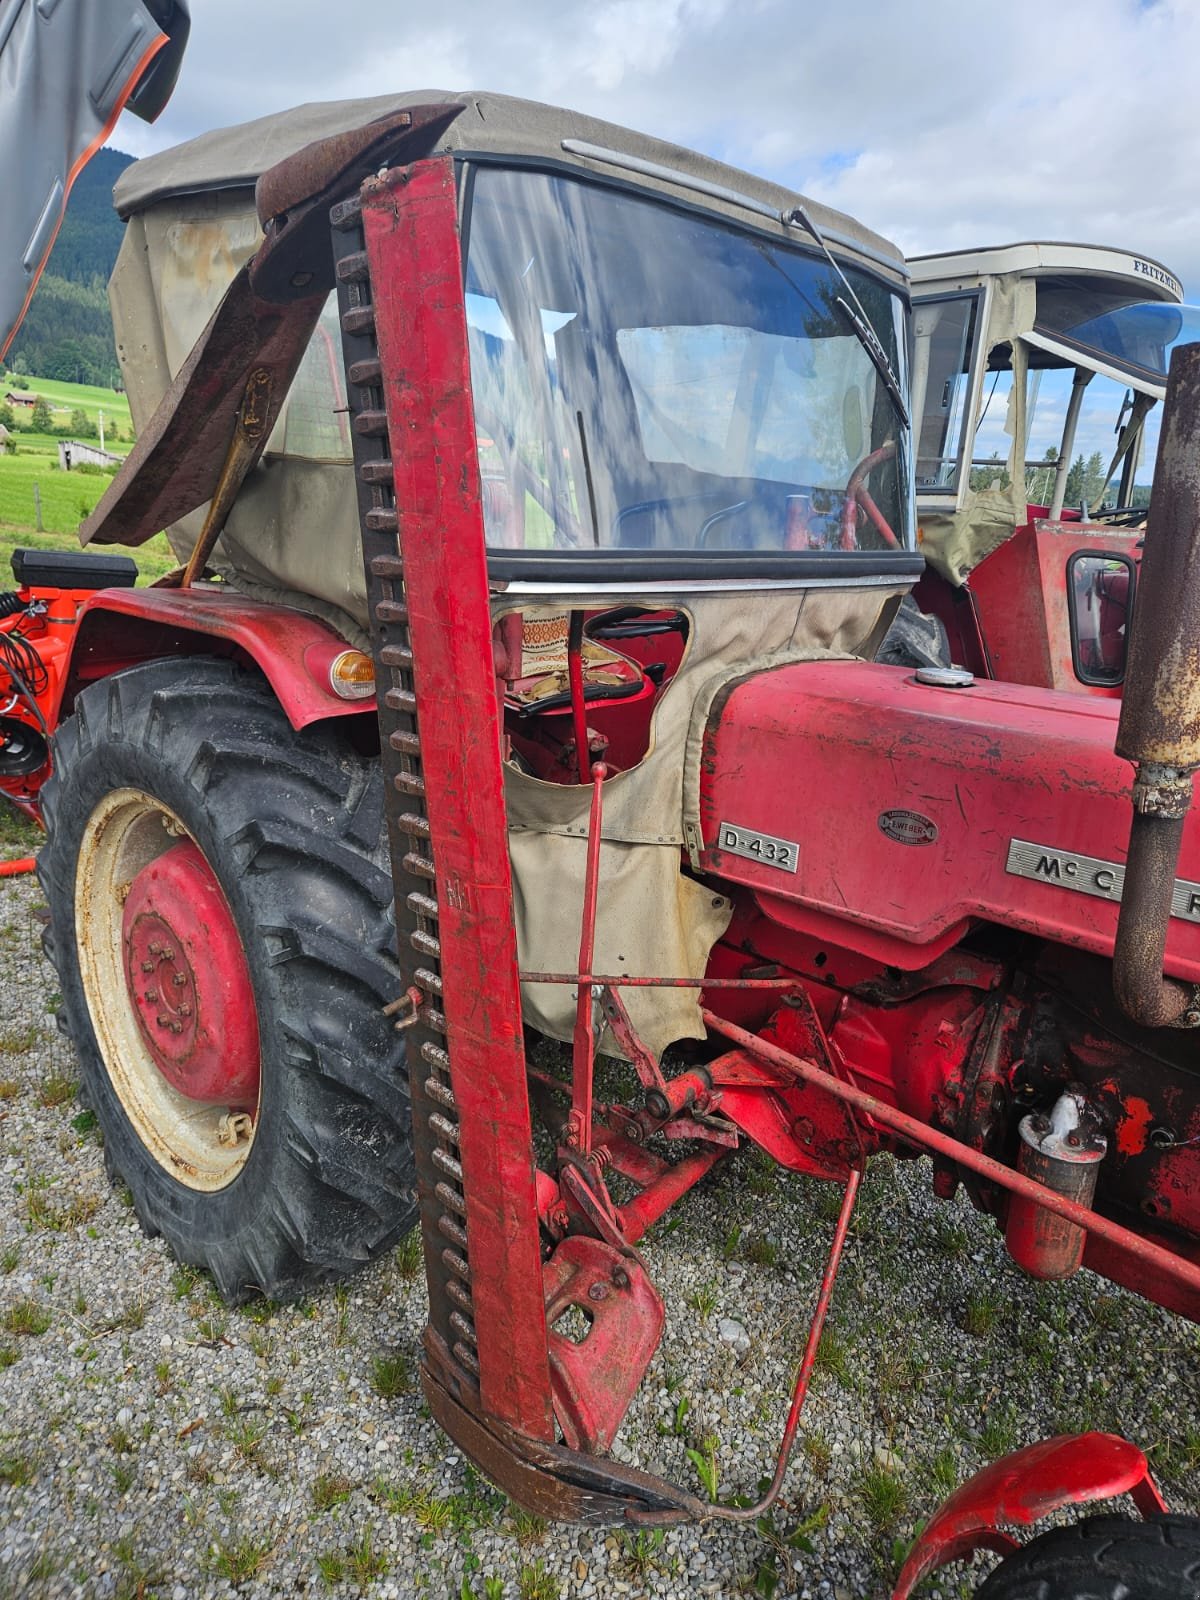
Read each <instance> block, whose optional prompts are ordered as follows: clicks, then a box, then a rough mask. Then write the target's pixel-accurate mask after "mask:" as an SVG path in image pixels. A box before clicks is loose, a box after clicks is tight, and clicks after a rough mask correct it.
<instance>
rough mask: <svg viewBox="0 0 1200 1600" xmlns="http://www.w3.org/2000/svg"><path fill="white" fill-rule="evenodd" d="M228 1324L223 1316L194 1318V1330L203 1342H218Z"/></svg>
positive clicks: (222, 1337)
mask: <svg viewBox="0 0 1200 1600" xmlns="http://www.w3.org/2000/svg"><path fill="white" fill-rule="evenodd" d="M228 1326H229V1324H228V1322H227V1321H226V1319H225V1318H224V1317H214V1316H203V1317H198V1318H197V1319H196V1332H197V1333H198V1334H199V1336H200V1338H201V1340H202V1341H203V1342H204V1343H205V1344H220V1343H221V1341H222V1339H224V1337H225V1329H226V1328H227V1327H228Z"/></svg>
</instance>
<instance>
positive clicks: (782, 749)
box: [701, 662, 1200, 979]
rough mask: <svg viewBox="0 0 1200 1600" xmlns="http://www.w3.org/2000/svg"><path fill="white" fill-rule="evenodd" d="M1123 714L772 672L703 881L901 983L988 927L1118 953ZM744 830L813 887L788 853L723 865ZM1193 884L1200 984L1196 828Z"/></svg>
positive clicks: (749, 725)
mask: <svg viewBox="0 0 1200 1600" xmlns="http://www.w3.org/2000/svg"><path fill="white" fill-rule="evenodd" d="M1119 709H1120V707H1119V703H1118V702H1116V701H1109V700H1096V699H1087V698H1084V697H1082V696H1077V695H1067V694H1059V693H1055V692H1053V691H1051V690H1045V689H1032V688H1025V687H1022V686H1020V685H1013V684H1000V683H978V684H976V685H975V686H974V687H973V688H970V689H935V688H930V687H927V686H925V685H923V684H919V683H917V682H916V680H915V678H914V677H913V675H912V673H911V672H910V671H909V670H908V669H906V668H903V667H882V666H875V665H872V664H869V663H866V662H818V663H806V664H801V665H797V666H790V667H781V668H779V669H777V670H776V671H774V672H766V673H762V674H760V675H759V676H757V677H755V678H752V679H750V680H748V681H747V682H745V683H742V684H740V685H739V686H738V687H737V688H735V689H734V690H733V691H732V692H731V693H730V695H729V696H728V698H727V699H726V701H725V703H724V705H723V706H722V707H721V708H720V710H719V711H717V712H715V713H714V715H713V718H712V721H711V723H710V726H709V729H708V733H707V735H706V743H705V758H704V761H703V763H702V773H703V777H702V788H701V824H702V828H703V834H704V842H705V850H704V854H703V857H702V864H703V865H704V866H705V867H706V868H708V869H709V870H710V871H712V872H715V873H719V874H720V875H721V877H723V878H726V879H728V880H731V881H733V882H736V883H740V884H744V885H745V886H746V888H748V889H749V890H751V891H752V892H753V894H754V897H755V899H756V900H757V901H758V903H759V905H760V907H761V909H762V911H763V912H764V913H765V914H766V915H767V916H769V917H771V918H773V919H774V920H775V921H777V922H780V923H783V924H785V925H787V926H790V927H795V928H798V929H801V930H803V931H804V932H806V933H809V934H813V935H815V936H816V937H817V938H820V939H828V940H829V941H830V942H831V943H836V944H838V945H841V946H845V947H849V948H851V949H856V950H860V951H862V952H863V953H864V954H865V955H868V956H871V957H873V958H875V959H878V960H883V961H886V962H888V963H890V964H892V965H895V966H900V967H905V968H909V969H912V968H916V967H920V966H924V965H925V964H926V963H927V962H929V961H931V960H933V959H934V957H935V956H937V955H939V954H941V952H942V951H944V950H946V949H948V948H949V947H950V946H951V945H953V944H955V943H957V941H958V940H959V939H960V938H961V937H962V936H963V934H964V933H966V932H967V930H968V929H969V927H970V926H971V925H972V923H974V922H978V921H988V922H993V923H1000V924H1002V925H1004V926H1006V927H1010V928H1017V929H1021V930H1023V931H1025V932H1028V933H1033V934H1038V935H1041V936H1043V937H1045V938H1047V939H1051V940H1056V941H1060V942H1062V943H1064V944H1070V945H1075V946H1078V947H1079V948H1081V949H1085V950H1092V951H1096V952H1099V953H1102V954H1111V952H1112V947H1113V939H1114V935H1115V932H1116V926H1117V911H1118V902H1119V898H1120V889H1121V881H1122V876H1123V873H1122V867H1123V864H1124V861H1125V853H1126V847H1127V845H1128V841H1129V822H1130V803H1129V790H1130V784H1131V777H1132V768H1131V767H1130V765H1129V763H1128V762H1126V761H1121V760H1118V759H1117V757H1116V756H1114V755H1113V751H1112V746H1113V738H1114V735H1115V733H1116V725H1117V715H1118V712H1119ZM906 814H908V815H906ZM731 828H732V829H737V830H741V842H742V843H743V845H744V846H745V847H747V848H750V849H751V850H753V849H755V844H754V836H755V835H770V836H772V837H773V838H774V839H777V840H782V841H791V842H793V843H794V844H795V845H796V846H797V847H798V849H797V854H796V858H795V859H796V870H795V871H794V872H792V871H789V870H787V869H786V867H785V868H781V867H779V866H776V865H771V864H768V862H767V861H766V860H765V859H764V858H765V856H766V855H768V854H771V853H774V854H775V855H776V856H779V855H780V854H784V855H785V856H786V858H787V859H789V860H790V859H791V856H790V853H789V852H785V851H783V850H782V848H781V847H780V846H778V845H775V846H772V845H771V844H770V842H769V841H763V842H761V844H760V846H759V848H760V850H761V855H760V858H759V859H753V860H752V859H746V858H745V857H743V856H742V855H739V854H737V853H733V852H732V851H731V850H729V849H723V848H722V847H721V840H722V837H723V836H724V838H725V840H726V842H727V843H730V844H732V843H736V842H737V837H736V836H735V835H732V834H730V833H729V832H728V831H726V830H729V829H731ZM1014 841H1016V843H1014ZM1023 846H1028V847H1031V848H1022V847H1023ZM1019 868H1023V870H1024V872H1025V873H1029V874H1032V876H1023V875H1021V873H1020V871H1019V870H1018V869H1019ZM1179 878H1180V880H1181V887H1180V888H1179V889H1177V892H1176V897H1175V911H1176V914H1175V915H1174V916H1173V917H1172V919H1171V928H1170V936H1169V940H1168V945H1167V961H1166V966H1167V970H1168V971H1169V972H1171V973H1173V974H1175V975H1177V976H1180V977H1187V978H1191V979H1200V815H1198V814H1197V811H1196V810H1195V809H1193V811H1192V815H1191V817H1190V818H1189V823H1188V828H1187V832H1186V835H1185V838H1184V843H1183V849H1182V852H1181V854H1180V861H1179ZM1193 891H1194V892H1193ZM1189 918H1194V919H1195V920H1189Z"/></svg>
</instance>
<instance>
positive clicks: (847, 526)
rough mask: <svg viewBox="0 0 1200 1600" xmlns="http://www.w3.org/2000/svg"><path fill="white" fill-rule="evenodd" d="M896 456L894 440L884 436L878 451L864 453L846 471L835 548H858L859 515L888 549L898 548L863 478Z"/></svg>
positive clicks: (866, 477)
mask: <svg viewBox="0 0 1200 1600" xmlns="http://www.w3.org/2000/svg"><path fill="white" fill-rule="evenodd" d="M895 459H896V441H895V439H886V440H885V441H884V442H883V444H881V445H880V446H879V449H878V450H872V451H871V453H870V455H869V456H864V457H863V458H862V460H861V461H860V462H859V463H858V465H857V466H856V467H855V469H854V471H853V472H852V473H851V474H850V477H849V479H848V480H847V483H846V498H845V500H844V501H843V502H842V520H841V525H840V530H839V531H840V537H839V539H838V547H839V549H842V550H857V549H858V519H859V517H860V516H861V515H862V514H864V513H865V514H866V516H867V518H868V519H869V520H870V521H871V522H872V523H873V524H874V526H875V529H876V531H877V532H878V534H879V537H880V538H881V539H882V540H883V542H884V544H886V545H888V546H889V548H891V549H892V550H899V548H900V541H899V539H897V537H896V535H895V534H894V533H893V532H892V528H891V524H890V523H889V522H888V520H887V518H886V517H885V516H884V514H883V512H882V511H880V509H879V507H878V506H877V505H876V504H875V501H874V500H873V499H872V497H871V493H870V491H869V490H868V488H867V479H868V478H869V477H870V475H871V473H872V472H874V470H875V468H876V467H878V466H880V465H881V464H882V463H883V462H884V461H894V460H895Z"/></svg>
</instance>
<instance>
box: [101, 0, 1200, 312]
mask: <svg viewBox="0 0 1200 1600" xmlns="http://www.w3.org/2000/svg"><path fill="white" fill-rule="evenodd" d="M191 9H192V13H193V27H192V40H191V44H190V46H189V49H188V54H187V57H186V59H185V62H184V69H183V76H182V78H181V80H180V84H179V87H178V89H177V90H176V94H175V98H174V100H173V101H172V103H171V105H170V106H169V107H168V108H167V110H166V112H165V113H164V115H163V117H162V118H161V120H160V122H159V123H158V124H157V125H156V126H155V127H153V128H147V127H146V126H145V125H144V124H142V123H139V122H137V121H136V120H135V119H133V118H130V117H126V118H125V119H123V121H122V123H121V124H120V126H119V127H118V129H117V130H116V133H115V134H114V137H113V141H112V142H113V143H114V144H115V145H117V146H118V147H119V148H121V149H127V150H130V151H131V152H133V153H134V154H137V155H140V154H144V153H146V152H147V151H149V150H151V149H159V148H162V147H163V146H164V145H167V144H173V143H176V142H177V141H178V140H180V139H186V138H189V137H191V136H192V135H193V134H196V133H201V132H203V131H204V130H205V129H208V128H214V127H220V126H222V125H224V124H227V123H232V122H240V121H244V120H246V119H248V118H250V117H253V116H256V115H259V114H261V113H262V112H265V111H275V110H280V109H283V108H285V107H287V106H291V105H297V104H299V103H300V102H302V101H305V100H327V99H338V98H341V97H343V96H349V95H361V94H379V93H383V92H385V91H387V90H391V89H410V88H428V87H437V88H446V89H457V88H489V89H496V90H501V91H504V92H506V93H509V94H519V95H527V96H529V97H531V98H533V99H538V100H548V101H553V102H556V103H559V104H563V105H570V106H574V107H576V108H577V109H579V110H583V111H589V112H592V113H594V114H596V115H599V116H604V117H607V118H609V119H610V120H612V121H616V122H624V123H627V124H629V125H631V126H633V127H637V128H640V129H642V130H643V131H645V132H647V133H654V134H658V135H661V136H663V137H666V138H670V139H674V140H676V141H678V142H680V143H683V144H687V145H692V146H695V147H698V148H699V149H702V150H704V151H707V152H708V153H710V154H713V155H716V156H720V157H721V158H723V159H725V160H729V161H732V162H733V163H734V164H735V165H737V166H743V167H748V168H751V169H753V170H756V171H759V172H761V173H763V174H765V175H767V176H769V177H773V178H776V179H779V180H781V181H782V182H785V183H787V184H789V185H791V186H793V187H795V188H798V189H800V190H801V191H803V192H805V193H807V194H810V195H813V196H816V197H817V198H819V199H821V200H825V201H827V202H829V203H831V204H833V205H836V206H839V207H841V208H842V209H844V210H847V211H850V212H851V213H853V214H854V215H856V216H858V217H860V218H861V219H862V221H864V222H865V223H867V224H869V225H870V226H872V227H874V228H876V229H878V230H879V231H880V232H882V233H884V234H887V235H889V236H890V237H891V238H893V239H895V240H896V241H897V243H899V244H900V245H901V246H902V247H903V248H904V249H906V250H908V251H913V252H916V251H921V250H935V249H947V248H952V247H955V246H965V245H973V244H982V243H1000V242H1002V241H1007V240H1011V239H1029V238H1038V237H1042V238H1057V239H1081V240H1088V241H1095V242H1099V243H1112V244H1119V245H1124V246H1126V247H1129V248H1131V249H1135V250H1137V251H1139V252H1142V253H1146V254H1149V255H1152V256H1156V257H1158V258H1160V259H1162V260H1163V261H1164V262H1165V263H1167V264H1168V265H1169V266H1170V267H1171V268H1172V269H1173V270H1174V271H1175V272H1176V273H1177V274H1178V275H1180V276H1181V277H1182V278H1183V281H1184V284H1185V286H1187V288H1188V289H1189V291H1190V294H1191V296H1192V297H1193V298H1200V182H1197V173H1198V172H1200V105H1198V103H1200V84H1198V83H1197V78H1196V69H1197V66H1198V65H1200V0H1002V3H989V0H843V3H842V4H841V5H837V6H834V5H829V4H827V3H821V4H814V3H812V0H453V3H450V4H445V5H442V6H435V7H428V6H415V5H404V4H402V3H397V0H344V3H342V4H330V3H329V0H250V3H247V0H192V7H191Z"/></svg>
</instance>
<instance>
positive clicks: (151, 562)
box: [0, 377, 176, 589]
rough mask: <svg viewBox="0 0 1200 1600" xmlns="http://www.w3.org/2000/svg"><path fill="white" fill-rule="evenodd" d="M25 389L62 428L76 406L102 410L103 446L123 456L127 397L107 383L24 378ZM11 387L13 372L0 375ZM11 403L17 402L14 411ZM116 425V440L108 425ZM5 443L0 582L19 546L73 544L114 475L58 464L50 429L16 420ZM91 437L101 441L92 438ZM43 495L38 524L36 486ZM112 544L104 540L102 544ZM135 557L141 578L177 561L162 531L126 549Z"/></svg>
mask: <svg viewBox="0 0 1200 1600" xmlns="http://www.w3.org/2000/svg"><path fill="white" fill-rule="evenodd" d="M28 381H29V392H30V393H31V394H36V395H40V396H41V397H42V398H43V399H44V400H45V401H46V402H47V404H48V405H49V406H50V407H51V409H52V412H53V415H54V423H55V426H56V427H66V426H67V424H68V422H69V419H70V414H71V412H72V411H73V410H76V409H81V410H84V411H86V412H87V413H88V415H89V417H90V418H91V420H92V421H93V422H95V421H96V418H97V413H98V412H99V411H101V410H103V412H104V426H105V441H104V445H105V449H106V450H108V451H109V452H110V453H111V454H113V455H121V456H124V455H127V454H128V452H129V450H130V448H131V441H130V432H131V422H130V417H129V403H128V401H127V400H126V398H125V396H124V395H122V394H114V393H113V391H112V390H111V389H100V388H93V387H91V386H89V385H87V384H79V383H55V382H51V381H50V380H48V379H42V378H34V377H30V378H29V380H28ZM11 386H12V380H11V378H9V379H5V380H0V393H3V392H4V391H5V390H6V389H8V388H10V387H11ZM15 411H16V408H14V413H15ZM113 428H115V429H117V430H119V433H120V438H119V439H114V438H113V437H112V432H111V430H112V429H113ZM10 432H11V435H12V440H11V442H12V445H13V446H14V447H15V448H14V449H12V450H11V451H10V450H0V589H3V588H5V587H6V586H7V584H8V583H9V581H10V580H9V574H10V573H11V570H12V568H11V565H10V558H11V556H12V552H13V551H14V550H15V549H17V548H18V547H19V546H22V545H24V546H25V547H27V548H33V549H38V550H77V549H78V548H79V540H78V537H77V532H78V528H79V524H80V523H81V522H82V521H83V519H84V518H85V517H86V516H87V515H88V514H89V513H90V512H91V511H93V510H94V509H95V506H96V503H97V501H98V500H99V499H100V497H101V495H102V494H103V493H104V491H105V490H106V489H107V488H108V486H109V484H110V483H111V482H112V475H111V474H110V473H107V472H102V471H86V470H85V471H79V470H77V469H73V470H72V471H70V472H66V471H64V470H63V469H62V468H61V467H60V466H59V464H58V439H57V438H56V437H55V436H54V435H52V434H46V433H34V432H33V431H32V430H30V429H26V428H22V427H21V418H20V417H19V416H18V417H17V421H16V426H15V427H14V428H12V429H11V430H10ZM86 442H87V443H88V444H98V442H99V441H98V440H95V439H89V440H87V441H86ZM35 486H36V488H37V491H38V496H39V497H40V499H41V523H42V527H41V531H39V530H38V527H37V520H38V517H37V509H36V504H35V497H34V488H35ZM110 548H112V547H109V546H105V549H106V550H107V549H110ZM126 553H127V554H129V555H131V556H132V557H133V558H134V560H135V561H136V562H137V564H138V570H139V579H138V581H139V582H140V583H152V582H153V581H154V580H155V579H156V578H161V577H162V575H163V574H164V573H165V572H169V571H170V570H171V568H172V567H173V566H175V565H176V562H175V558H174V556H173V555H172V554H171V551H170V547H169V546H168V544H167V541H166V537H165V535H163V534H161V533H160V534H156V535H155V537H154V538H153V539H152V540H150V541H149V543H148V544H145V545H142V546H141V548H140V549H137V550H130V551H128V552H126Z"/></svg>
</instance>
